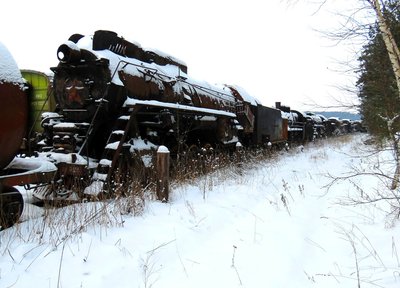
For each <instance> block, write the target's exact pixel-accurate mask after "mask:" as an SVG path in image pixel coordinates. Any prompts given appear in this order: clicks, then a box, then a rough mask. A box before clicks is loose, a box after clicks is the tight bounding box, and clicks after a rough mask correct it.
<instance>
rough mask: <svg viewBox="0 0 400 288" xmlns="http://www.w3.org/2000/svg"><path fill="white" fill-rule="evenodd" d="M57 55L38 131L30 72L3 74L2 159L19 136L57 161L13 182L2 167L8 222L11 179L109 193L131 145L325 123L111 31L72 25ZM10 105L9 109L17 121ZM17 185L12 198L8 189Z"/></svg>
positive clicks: (134, 148) (45, 193) (55, 192)
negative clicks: (194, 74)
mask: <svg viewBox="0 0 400 288" xmlns="http://www.w3.org/2000/svg"><path fill="white" fill-rule="evenodd" d="M57 57H58V60H59V63H58V65H57V66H56V67H53V68H51V70H52V71H53V72H54V76H53V79H52V85H51V89H50V91H51V92H52V93H51V94H52V95H50V94H49V97H50V96H51V97H54V100H55V103H56V105H55V108H54V111H46V112H44V113H43V114H42V115H41V127H42V128H40V129H41V130H42V131H40V135H41V137H39V138H38V137H33V138H32V137H31V136H32V135H31V131H32V129H29V131H30V133H28V134H29V135H27V133H26V129H25V128H26V125H25V123H27V122H28V121H27V118H28V116H27V115H28V112H27V111H26V110H24V109H26V108H25V107H27V106H28V103H27V97H26V94H27V93H26V88H27V87H26V81H23V80H21V79H22V77H21V75H20V74H18V73H19V72H18V73H16V74H18V77H17V78H18V80H15V81H14V80H13V81H11V82H10V81H7V80H6V79H5V77H2V78H0V97H1V98H0V99H1V101H2V103H3V105H2V106H1V107H0V109H1V113H0V117H2V118H1V120H2V121H1V122H0V123H1V125H0V128H1V130H0V133H1V135H0V136H1V137H0V148H1V149H0V152H1V153H3V154H2V155H1V159H0V160H1V161H2V162H1V163H0V164H1V167H0V168H4V167H5V166H6V165H7V164H8V163H9V162H10V161H11V159H12V158H13V157H14V156H15V155H16V153H17V150H18V149H19V148H20V143H21V141H22V138H23V137H25V139H26V142H28V144H29V142H32V141H33V142H35V143H34V144H35V145H34V147H35V150H37V151H39V152H40V153H39V154H38V155H39V156H38V157H36V159H43V158H45V159H46V161H48V162H51V163H53V164H54V165H55V166H50V168H48V169H47V170H45V169H41V170H40V172H36V173H35V174H34V175H35V177H34V179H33V178H32V177H30V178H29V179H24V180H21V177H19V178H17V181H14V182H12V181H11V182H10V181H8V182H7V179H9V178H10V177H8V178H7V177H3V176H1V175H0V185H1V186H0V188H1V190H0V193H1V194H0V199H1V201H2V202H1V210H0V211H1V217H3V218H7V219H6V220H4V221H2V223H3V226H7V225H10V224H12V223H13V222H15V221H16V220H15V219H17V218H18V215H19V214H20V213H21V209H22V205H23V202H22V198H21V197H20V194H19V193H18V192H17V191H14V189H13V188H6V187H9V186H13V185H21V184H26V183H28V184H30V183H45V184H46V183H49V184H51V185H45V186H44V187H45V188H44V189H37V191H36V195H37V197H39V198H40V197H41V198H43V199H59V198H61V199H67V198H73V197H76V195H74V194H75V192H74V190H76V188H77V186H80V187H81V188H82V187H83V189H82V191H83V192H82V193H83V194H84V195H98V194H99V193H109V194H112V193H113V190H114V187H115V180H116V179H115V171H116V170H119V172H120V174H124V171H125V172H126V170H127V169H128V168H127V167H128V166H130V165H131V162H132V155H133V154H139V155H143V153H146V151H151V149H152V147H157V146H159V145H165V146H167V147H168V148H169V149H170V151H171V153H172V154H174V155H177V154H179V153H182V152H184V151H187V150H190V149H199V148H204V149H210V148H211V147H212V148H214V149H215V148H221V149H232V148H233V147H235V146H236V144H237V143H239V142H240V143H241V144H242V145H245V146H264V145H269V144H273V145H274V144H277V145H278V144H283V143H287V142H288V141H291V142H296V141H300V142H302V141H306V140H312V139H313V137H315V136H321V135H323V133H324V131H325V129H324V126H323V125H321V123H317V122H318V121H316V120H315V119H313V118H312V117H310V116H307V115H304V114H302V113H300V112H297V111H293V110H291V109H290V108H289V107H285V106H282V105H280V103H277V105H276V106H277V107H276V108H270V107H265V106H263V105H261V103H260V102H259V101H258V100H257V99H255V98H253V97H251V96H250V95H249V94H248V93H247V92H246V91H245V90H244V89H242V88H241V87H238V86H235V85H220V86H218V85H210V84H209V83H207V82H199V81H196V80H194V79H192V78H191V77H189V76H188V69H187V65H186V64H185V63H184V62H183V61H181V60H179V59H177V58H174V57H172V56H170V55H167V54H164V53H162V52H160V51H155V50H151V49H144V48H142V47H141V46H140V45H139V44H137V43H132V42H128V41H127V40H125V39H124V38H122V37H120V36H118V35H117V34H116V33H115V32H111V31H104V30H99V31H96V32H95V33H94V35H90V36H84V35H81V34H73V35H72V36H71V37H70V38H69V39H68V40H67V41H66V42H65V43H64V44H62V45H61V46H60V47H59V48H58V50H57ZM13 69H14V70H16V71H17V70H18V69H17V68H16V66H15V67H14V68H13ZM0 76H2V75H1V74H0ZM4 103H7V104H6V105H5V104H4ZM14 111H18V113H15V112H14ZM7 113H13V114H12V117H10V119H11V120H8V119H7V117H8V116H7V115H8V114H7ZM17 115H18V116H17ZM31 118H32V117H31ZM36 118H37V117H36ZM318 125H319V126H318ZM32 139H33V140H32ZM9 141H11V143H6V142H9ZM9 146H10V147H11V149H10V150H8V149H5V147H9ZM143 151H145V152H143ZM39 162H40V161H39ZM11 164H12V163H11ZM11 164H10V165H11ZM3 174H4V173H3ZM22 174H24V173H22ZM27 174H28V175H32V174H30V173H28V172H27ZM1 183H3V184H1ZM7 183H8V184H7ZM10 183H12V184H10ZM6 184H7V185H8V186H6ZM11 190H12V191H13V193H14V194H13V195H14V196H12V197H14V198H12V199H11V198H7V197H8V196H7V195H8V194H7V193H9V192H8V191H11ZM6 196H7V197H6ZM81 196H82V195H78V198H79V197H81ZM10 203H14V204H12V205H11V204H10ZM10 207H13V208H10ZM10 211H11V212H10ZM9 215H13V216H12V217H10V216H9ZM4 223H5V224H4Z"/></svg>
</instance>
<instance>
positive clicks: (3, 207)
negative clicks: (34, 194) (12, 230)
mask: <svg viewBox="0 0 400 288" xmlns="http://www.w3.org/2000/svg"><path fill="white" fill-rule="evenodd" d="M23 208H24V200H23V198H22V195H21V193H19V191H18V190H17V189H15V188H14V187H8V186H1V185H0V230H3V229H5V228H8V227H11V226H13V225H14V224H15V223H16V222H17V221H18V219H19V218H20V217H21V214H22V210H23Z"/></svg>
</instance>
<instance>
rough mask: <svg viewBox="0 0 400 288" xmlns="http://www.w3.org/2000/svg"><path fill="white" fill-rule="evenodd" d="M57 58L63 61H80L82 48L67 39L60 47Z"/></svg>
mask: <svg viewBox="0 0 400 288" xmlns="http://www.w3.org/2000/svg"><path fill="white" fill-rule="evenodd" d="M57 58H58V60H60V61H61V62H78V61H80V60H81V50H80V49H79V48H78V46H76V45H75V43H73V42H71V41H67V42H66V43H64V44H62V45H61V46H60V47H58V50H57Z"/></svg>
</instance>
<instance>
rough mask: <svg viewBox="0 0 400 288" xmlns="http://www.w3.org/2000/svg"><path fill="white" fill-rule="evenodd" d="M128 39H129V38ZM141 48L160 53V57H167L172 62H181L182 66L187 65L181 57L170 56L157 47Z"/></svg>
mask: <svg viewBox="0 0 400 288" xmlns="http://www.w3.org/2000/svg"><path fill="white" fill-rule="evenodd" d="M129 41H130V40H129ZM130 42H132V41H130ZM133 43H134V42H133ZM136 45H138V44H136ZM139 46H140V45H139ZM143 50H144V51H147V52H153V53H155V54H157V55H160V56H161V57H164V58H168V59H170V60H173V61H174V62H176V63H179V64H181V65H183V66H187V65H186V63H185V61H182V60H181V59H179V58H176V57H174V56H171V55H169V54H166V53H164V52H162V51H160V50H158V49H154V48H143Z"/></svg>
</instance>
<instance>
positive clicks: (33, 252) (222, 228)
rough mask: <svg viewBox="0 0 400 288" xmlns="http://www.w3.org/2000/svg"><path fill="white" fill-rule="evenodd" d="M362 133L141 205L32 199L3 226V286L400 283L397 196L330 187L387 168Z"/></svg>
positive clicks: (369, 184) (362, 184) (368, 184)
mask: <svg viewBox="0 0 400 288" xmlns="http://www.w3.org/2000/svg"><path fill="white" fill-rule="evenodd" d="M363 137H365V135H354V136H352V137H351V141H349V142H344V141H339V142H340V143H335V142H333V141H331V140H328V141H324V142H323V143H324V144H321V143H317V144H310V145H307V146H306V147H305V148H304V151H300V150H301V149H296V150H298V151H290V152H289V153H287V152H284V153H282V155H280V156H279V157H278V159H276V160H269V161H266V162H263V163H260V164H258V165H256V166H257V167H255V168H252V169H251V170H246V171H244V172H243V173H239V169H237V168H235V167H232V169H228V170H224V171H219V172H216V173H214V174H211V175H207V176H205V177H203V178H201V179H197V180H195V182H193V183H192V184H187V185H184V186H173V187H172V192H171V196H170V202H169V203H160V202H155V201H149V202H147V204H146V206H145V210H144V212H143V213H142V214H141V215H140V216H132V215H119V214H118V212H112V211H118V210H112V211H110V209H111V208H112V206H111V205H105V204H101V203H97V204H93V203H91V204H86V205H74V206H70V207H67V208H63V209H58V210H55V211H50V212H49V211H47V213H46V215H47V216H45V217H42V216H38V215H41V214H42V213H43V211H42V210H41V208H37V207H34V206H31V205H27V209H26V211H25V214H24V222H23V223H21V224H19V225H17V226H15V227H13V228H10V229H7V230H5V231H2V232H0V237H1V238H0V241H1V242H0V245H1V246H0V287H96V288H100V287H107V288H108V287H135V288H137V287H146V288H149V287H153V288H158V287H162V288H165V287H174V288H177V287H184V288H188V287H201V288H204V287H218V288H221V287H324V288H328V287H363V288H364V287H385V288H390V287H400V259H399V253H400V251H397V249H400V228H399V225H398V223H396V222H391V221H388V219H387V218H386V217H385V216H386V215H387V212H388V211H389V209H390V206H389V204H388V203H386V202H382V201H381V202H375V203H372V204H369V205H343V204H344V203H346V202H348V201H347V200H348V197H349V196H350V197H352V198H357V197H359V196H364V197H365V195H367V194H368V195H372V193H373V191H375V190H376V189H380V191H384V185H383V184H382V182H380V181H378V180H377V178H375V177H372V176H363V177H358V178H351V179H350V181H342V182H341V181H339V182H338V183H336V184H335V185H333V186H332V187H331V188H330V190H329V191H327V190H326V188H323V187H324V186H325V185H327V184H328V183H330V181H331V179H330V178H329V177H327V175H328V173H330V174H331V175H336V176H344V175H347V174H345V173H347V172H351V171H352V169H354V168H357V169H362V170H360V171H369V170H368V169H370V168H371V167H375V168H378V169H381V170H382V169H386V168H387V167H386V166H385V162H384V161H383V160H382V159H380V160H379V161H378V159H377V157H378V155H376V154H373V155H372V154H369V156H368V157H367V156H366V155H367V154H368V153H366V152H365V151H362V150H364V149H367V148H368V147H366V146H364V145H363V144H362V138H363ZM336 140H337V139H336ZM357 155H362V157H355V156H357ZM388 155H389V154H387V155H386V156H385V155H380V157H382V156H385V157H388ZM378 166H379V167H378ZM103 209H108V212H107V213H105V212H103ZM34 212H35V213H34ZM79 214H81V216H78V215H79ZM32 215H36V216H35V217H34V216H32ZM76 217H77V218H76ZM90 217H91V218H90ZM393 223H394V224H393ZM358 282H359V283H360V285H359V286H358Z"/></svg>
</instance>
